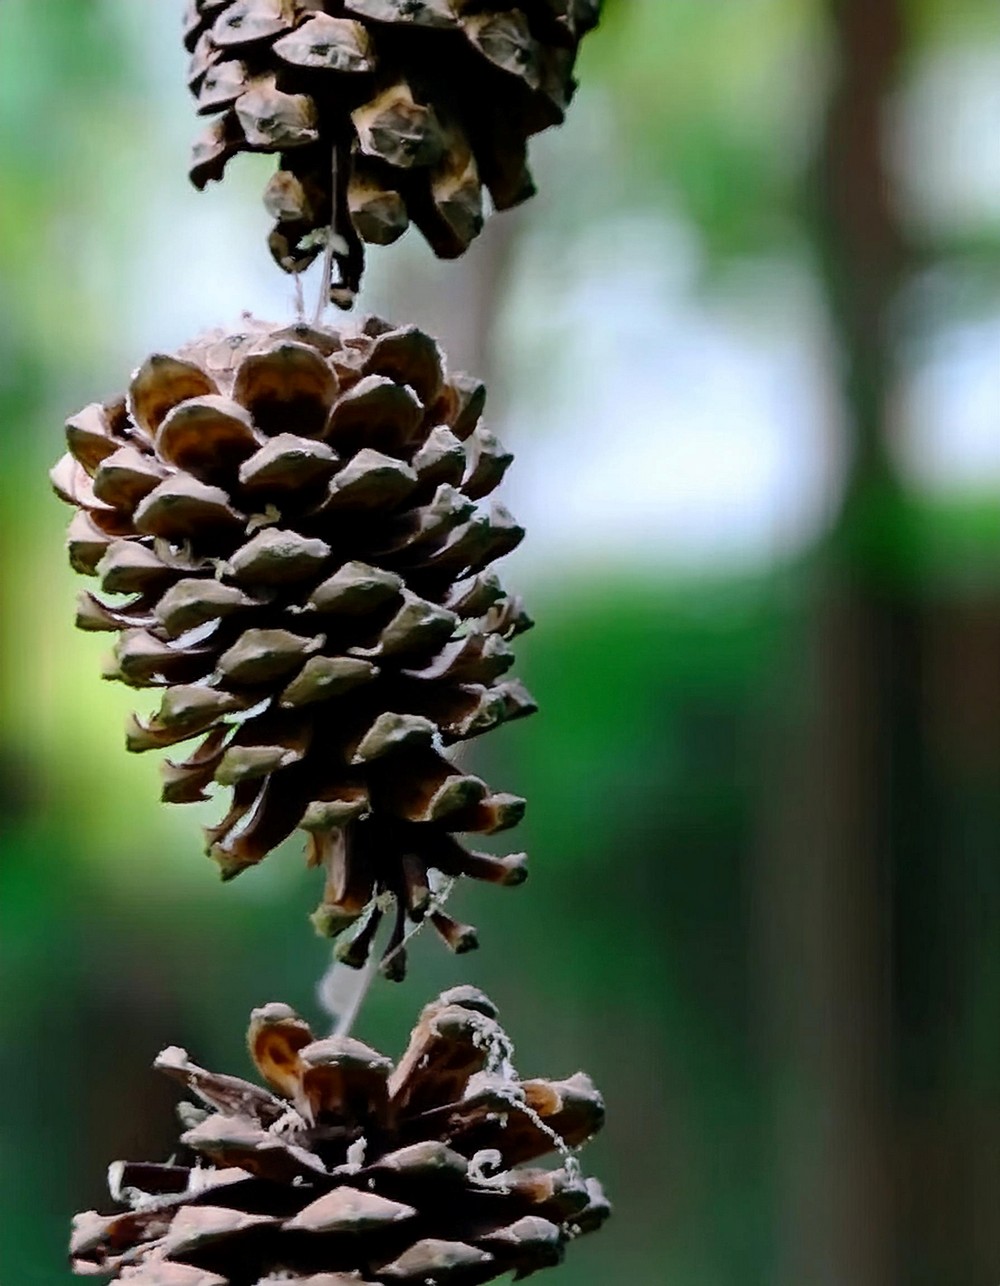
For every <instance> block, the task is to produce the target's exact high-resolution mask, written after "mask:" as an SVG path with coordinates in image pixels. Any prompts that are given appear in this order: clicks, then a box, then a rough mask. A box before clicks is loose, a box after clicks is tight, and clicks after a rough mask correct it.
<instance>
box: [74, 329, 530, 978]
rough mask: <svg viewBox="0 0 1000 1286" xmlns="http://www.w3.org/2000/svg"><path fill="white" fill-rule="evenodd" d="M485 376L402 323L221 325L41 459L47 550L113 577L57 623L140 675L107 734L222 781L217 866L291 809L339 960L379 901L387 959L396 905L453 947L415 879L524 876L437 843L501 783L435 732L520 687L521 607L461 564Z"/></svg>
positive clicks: (458, 938) (127, 677) (475, 512)
mask: <svg viewBox="0 0 1000 1286" xmlns="http://www.w3.org/2000/svg"><path fill="white" fill-rule="evenodd" d="M484 398H485V390H484V388H483V386H482V385H481V384H478V383H476V382H475V381H472V380H470V379H468V378H467V377H465V376H461V375H455V376H449V375H447V374H446V373H445V371H444V368H443V364H442V359H441V354H440V351H439V350H438V347H437V345H436V344H435V343H434V341H433V340H432V339H430V338H429V337H428V336H427V335H424V334H422V333H421V332H420V331H418V330H415V329H413V328H408V329H402V330H397V329H391V328H390V327H389V326H387V325H386V324H385V323H383V322H379V321H377V320H374V319H372V320H370V321H369V322H367V323H366V324H365V327H364V329H363V330H362V331H361V332H360V333H359V334H357V335H352V336H342V335H340V334H338V333H337V332H335V331H332V330H325V329H311V328H308V327H305V326H293V327H290V328H287V329H284V330H270V329H268V328H267V327H266V326H263V325H261V324H259V323H253V322H250V321H248V322H247V327H246V330H245V332H244V333H242V334H239V335H230V336H225V335H223V334H222V333H221V332H220V333H218V334H214V335H208V336H206V337H204V338H203V339H201V340H200V341H198V342H196V343H195V344H193V345H192V346H191V347H190V348H188V349H186V350H183V351H182V352H181V353H180V354H179V355H178V356H176V357H170V356H163V355H156V356H153V357H151V358H149V359H148V360H147V361H146V362H145V363H144V364H143V365H142V366H141V367H140V368H139V370H138V371H137V372H136V373H135V375H134V377H133V379H132V383H131V386H130V389H129V393H128V397H127V398H123V399H121V400H119V401H116V402H111V403H109V404H107V405H93V406H90V407H88V408H87V409H86V410H84V411H83V412H81V413H80V415H78V416H76V417H75V418H74V419H72V420H70V421H69V423H68V426H67V436H68V441H69V448H70V451H69V454H67V455H65V456H64V457H63V458H62V460H61V461H60V462H59V464H58V465H57V466H56V468H55V469H54V470H53V473H52V479H53V484H54V486H55V489H56V491H57V492H58V494H59V495H60V496H61V497H62V499H64V500H66V501H68V502H69V503H70V504H73V505H75V506H77V509H78V512H77V514H76V516H75V517H74V518H73V521H72V523H71V525H70V531H69V541H68V543H69V554H70V561H71V563H72V565H73V567H74V568H75V569H76V570H77V571H79V572H83V573H85V574H88V575H94V576H98V577H99V578H100V580H101V586H102V588H103V590H104V591H105V592H107V593H110V594H112V595H116V596H119V595H120V596H123V597H121V598H119V599H117V600H114V601H110V602H109V601H105V600H102V599H100V598H97V597H95V596H94V595H93V594H90V593H83V594H82V595H81V597H80V603H79V613H78V618H77V624H78V625H79V626H80V627H81V628H82V629H85V630H107V631H111V632H116V633H117V634H118V640H117V644H116V647H115V651H114V655H113V659H112V660H111V662H110V664H109V667H108V670H107V673H106V677H108V678H114V679H119V680H121V681H122V682H124V683H127V684H129V685H131V686H132V687H136V688H161V689H162V692H163V696H162V701H161V704H160V707H159V710H158V712H157V713H156V714H155V715H153V716H152V717H151V718H147V719H143V718H139V717H135V716H134V717H133V718H132V719H131V721H130V724H129V727H128V733H127V744H128V747H129V749H130V750H134V751H144V750H150V749H164V748H167V747H170V746H174V745H177V744H179V743H181V742H185V741H189V740H191V739H192V738H195V737H197V738H200V739H201V740H200V744H199V745H198V747H197V749H195V750H194V752H193V753H191V754H190V755H188V757H187V758H185V759H183V760H180V761H172V762H171V761H168V762H167V763H166V764H165V765H164V788H163V798H164V799H165V800H166V801H168V802H170V803H191V802H195V801H198V800H203V799H205V798H206V794H205V792H206V789H207V788H208V787H209V785H210V784H211V783H213V782H214V783H217V784H218V785H221V786H224V787H232V790H233V796H232V807H231V808H230V809H229V811H228V813H227V814H226V816H225V817H224V818H223V820H222V821H221V822H220V823H219V824H218V825H217V826H214V827H211V828H210V829H209V830H208V831H207V837H208V851H209V853H210V855H211V856H212V857H213V858H214V859H215V860H216V861H217V862H218V864H219V866H220V868H221V870H222V874H223V876H224V877H225V878H227V879H228V878H230V877H232V876H235V875H237V874H239V872H241V871H243V870H244V869H245V868H247V867H249V866H253V865H255V864H256V863H258V862H260V861H261V860H262V859H263V858H264V857H265V856H266V855H267V854H268V853H269V852H270V851H271V850H272V849H274V848H275V847H276V846H277V845H278V844H280V843H281V842H282V841H283V840H285V839H286V838H287V837H288V836H289V835H290V834H291V833H292V831H293V830H295V829H296V828H301V829H302V830H303V831H305V832H306V833H307V834H308V844H307V848H308V857H309V861H310V863H311V864H313V865H316V866H322V867H324V868H325V869H326V872H327V880H326V892H325V896H324V900H323V903H322V905H321V906H320V909H319V911H318V912H317V915H316V917H315V919H316V923H317V927H319V928H320V930H321V931H323V932H325V933H327V934H328V935H329V936H331V937H333V936H336V935H337V934H338V933H340V932H341V931H342V930H343V929H345V928H346V927H348V926H349V925H354V924H355V923H356V922H358V921H361V924H360V925H359V932H357V933H356V935H355V936H354V938H353V939H352V940H351V941H349V942H346V943H345V942H343V941H342V942H341V944H340V945H339V947H338V952H339V954H340V956H341V958H342V959H344V960H345V961H346V962H347V963H349V964H353V965H355V966H360V965H361V964H363V963H364V960H365V959H366V958H367V955H368V952H369V949H370V946H371V943H372V940H373V938H374V936H375V933H376V931H377V928H378V924H379V920H380V918H381V916H382V913H383V911H384V910H385V909H386V908H387V905H388V904H389V903H390V902H391V901H392V899H395V900H396V902H397V914H396V923H395V929H394V932H393V934H392V937H391V940H390V942H389V945H388V947H387V949H386V961H387V963H386V972H387V973H389V974H390V976H393V977H401V976H402V974H403V972H404V971H405V952H404V951H402V950H401V943H402V941H403V938H404V935H405V933H406V929H407V921H408V920H409V921H410V922H417V921H420V920H421V919H423V918H424V917H425V916H427V917H429V918H430V919H431V921H432V922H433V924H434V926H435V928H436V929H437V930H438V932H439V933H440V934H441V936H442V937H443V938H444V940H445V941H446V942H447V943H448V944H449V946H451V947H452V948H453V949H454V950H459V951H461V950H466V949H468V948H470V947H472V946H474V945H475V934H474V931H473V930H472V929H471V928H469V927H468V926H464V925H461V924H459V923H457V922H456V921H454V920H452V919H451V918H450V917H448V916H447V915H445V913H444V912H443V911H442V910H440V909H439V903H440V901H441V900H442V899H441V898H440V897H439V896H437V894H438V892H439V887H438V886H441V888H442V889H443V888H444V887H445V885H446V884H447V881H448V880H450V879H452V878H454V877H457V876H461V875H470V876H473V877H474V878H476V879H480V880H486V881H490V882H492V883H496V884H504V885H513V884H518V883H520V882H521V881H522V880H523V879H524V876H525V873H526V872H525V858H524V856H523V855H522V854H516V855H513V856H510V857H492V856H488V855H486V854H483V853H476V852H468V851H466V849H465V848H464V847H463V845H462V844H461V843H460V842H459V841H458V840H457V839H456V838H455V834H456V833H460V832H476V833H480V834H492V833H494V832H498V831H502V830H504V829H506V828H508V827H510V826H512V825H514V824H516V822H517V821H518V820H519V819H520V817H521V815H522V813H523V811H524V801H523V800H522V799H519V798H517V797H516V796H512V795H505V794H494V793H493V792H491V791H490V790H489V788H488V787H487V786H486V785H485V784H484V783H483V782H482V781H481V780H479V779H478V778H477V777H473V776H469V775H468V774H467V773H464V772H462V771H461V770H460V769H458V768H457V767H455V766H454V765H453V764H452V763H451V762H450V761H449V760H448V759H447V758H446V757H445V755H444V754H443V753H442V749H443V748H444V747H447V746H449V745H454V744H455V743H458V742H462V741H465V740H467V739H469V738H471V737H475V736H478V735H479V734H480V733H482V732H485V731H487V730H488V729H490V728H494V727H496V726H497V725H498V724H500V723H503V722H504V721H506V720H510V719H516V718H519V717H521V716H522V715H526V714H529V713H531V712H532V711H533V710H534V708H535V707H534V705H533V703H532V700H531V697H530V696H529V695H528V693H527V692H526V691H525V689H524V687H523V686H522V685H521V684H520V683H519V682H518V681H517V680H509V679H505V678H504V677H503V676H504V674H505V672H506V671H507V670H508V668H509V666H510V665H511V662H512V659H513V658H512V653H511V649H510V647H509V640H510V639H511V638H513V636H514V635H516V634H518V633H519V632H521V631H522V630H524V629H526V628H528V626H529V625H530V624H531V622H530V620H529V618H528V616H527V615H526V614H525V611H524V608H523V606H522V604H521V601H520V599H518V598H512V597H509V596H508V595H507V594H505V592H504V591H503V589H502V587H501V585H500V583H499V581H498V580H497V578H496V576H495V574H494V573H493V572H491V571H489V570H487V567H488V564H490V563H491V562H492V561H493V560H494V559H496V558H499V557H500V556H502V555H503V554H506V553H507V552H509V551H510V550H511V549H513V548H514V547H515V546H516V545H517V544H518V543H519V541H520V539H521V537H522V535H523V531H522V530H521V528H519V527H518V526H517V525H516V524H515V523H514V521H513V519H512V518H511V516H510V514H509V513H508V512H507V511H506V510H505V509H504V508H502V507H501V506H500V505H494V506H493V507H492V508H491V509H490V510H489V512H488V513H484V512H482V511H480V509H479V508H478V506H477V503H476V502H477V501H478V500H480V499H481V498H482V497H484V496H486V495H488V494H489V493H490V492H491V491H492V490H493V489H494V488H495V487H496V486H497V484H498V483H499V481H500V479H501V477H502V476H503V474H504V471H505V470H506V468H507V466H508V464H509V463H510V460H511V457H510V456H509V455H508V454H506V453H505V452H504V450H503V448H502V447H501V446H500V444H499V443H498V442H497V440H496V438H495V437H493V435H492V434H491V433H489V432H488V431H487V430H486V429H485V428H484V427H483V426H482V423H481V421H480V413H481V411H482V408H483V402H484ZM363 917H364V918H363Z"/></svg>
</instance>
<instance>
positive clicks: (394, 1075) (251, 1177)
mask: <svg viewBox="0 0 1000 1286" xmlns="http://www.w3.org/2000/svg"><path fill="white" fill-rule="evenodd" d="M249 1046H250V1053H251V1056H252V1057H253V1060H254V1062H255V1063H256V1065H257V1069H258V1071H259V1073H260V1075H261V1076H262V1077H263V1079H264V1080H265V1081H267V1083H268V1084H269V1085H270V1086H271V1088H272V1089H273V1090H275V1091H276V1094H272V1093H269V1092H268V1091H266V1090H262V1089H259V1088H258V1087H257V1086H256V1085H252V1084H249V1083H248V1082H246V1081H242V1080H238V1079H237V1078H235V1077H232V1076H217V1075H214V1074H213V1073H211V1072H206V1071H204V1070H202V1068H200V1067H196V1066H195V1065H194V1064H193V1063H191V1062H190V1060H189V1059H188V1056H187V1054H186V1053H185V1052H184V1051H183V1050H181V1049H176V1048H173V1049H167V1050H164V1052H163V1053H162V1054H161V1055H160V1057H159V1058H158V1059H157V1062H156V1066H157V1067H158V1068H159V1069H160V1070H161V1071H164V1072H166V1073H167V1074H168V1075H169V1076H172V1077H174V1078H175V1079H176V1080H178V1081H180V1082H182V1083H183V1084H184V1085H186V1086H187V1088H188V1089H189V1090H190V1091H191V1092H192V1094H193V1095H194V1096H195V1097H196V1098H197V1099H198V1100H200V1102H201V1104H203V1105H204V1107H203V1108H196V1107H194V1106H192V1105H191V1104H183V1105H182V1108H181V1111H180V1115H181V1121H182V1123H183V1125H184V1126H185V1127H186V1130H185V1133H184V1134H183V1135H182V1136H181V1144H182V1146H183V1149H184V1152H183V1155H182V1156H181V1157H180V1158H178V1159H175V1160H174V1161H173V1162H172V1163H171V1164H169V1165H144V1164H132V1163H127V1162H120V1163H118V1164H117V1165H115V1166H112V1167H111V1171H110V1175H111V1186H112V1191H113V1195H114V1197H115V1199H116V1200H118V1201H119V1202H120V1203H121V1204H122V1205H124V1206H125V1207H126V1209H125V1210H124V1211H123V1212H122V1213H119V1214H115V1215H111V1216H102V1215H98V1214H96V1213H94V1212H89V1213H87V1214H83V1215H79V1216H78V1217H77V1219H76V1220H75V1222H74V1231H73V1239H72V1245H71V1253H72V1256H73V1267H74V1269H75V1271H76V1272H78V1273H81V1274H82V1273H88V1274H93V1273H104V1274H107V1275H110V1276H111V1277H113V1278H114V1280H116V1281H121V1282H128V1283H130V1284H131V1286H265V1283H266V1284H267V1286H279V1284H280V1286H293V1283H299V1286H348V1283H351V1282H354V1283H357V1284H358V1286H364V1284H365V1283H368V1284H369V1286H374V1283H386V1284H389V1283H398V1282H412V1283H414V1286H418V1284H419V1286H427V1284H428V1283H430V1284H431V1286H445V1284H446V1283H453V1284H454V1286H472V1284H473V1283H480V1282H490V1281H494V1280H495V1279H496V1278H498V1277H502V1276H504V1275H505V1274H507V1273H511V1272H513V1273H514V1274H515V1277H516V1279H517V1280H520V1279H521V1278H523V1277H527V1276H529V1275H530V1274H531V1273H534V1272H536V1271H538V1270H539V1269H542V1268H548V1267H551V1266H553V1265H556V1264H559V1263H560V1262H561V1261H562V1258H563V1252H564V1249H565V1246H566V1244H567V1243H568V1242H569V1241H571V1240H573V1239H575V1238H576V1237H577V1236H579V1235H580V1234H581V1233H585V1232H590V1231H592V1230H594V1229H596V1228H598V1227H600V1225H601V1224H602V1223H603V1222H604V1220H605V1218H606V1217H607V1215H608V1214H609V1212H610V1207H609V1206H608V1203H607V1201H606V1199H605V1197H604V1194H603V1192H602V1190H601V1187H600V1184H598V1183H597V1182H596V1180H593V1179H590V1180H585V1179H583V1178H582V1177H581V1175H580V1171H579V1166H578V1163H577V1162H576V1160H575V1157H573V1156H572V1155H571V1152H570V1149H575V1148H577V1147H578V1146H580V1145H581V1144H583V1143H585V1142H586V1141H587V1140H588V1139H589V1138H591V1137H592V1136H593V1135H594V1134H595V1133H596V1132H597V1131H598V1130H599V1129H600V1127H601V1125H602V1124H603V1120H604V1104H603V1102H602V1100H601V1096H600V1094H599V1093H598V1092H597V1090H596V1089H595V1088H594V1085H593V1083H592V1082H591V1080H590V1079H589V1077H587V1076H585V1075H584V1074H583V1073H578V1074H577V1075H576V1076H572V1077H570V1079H569V1080H566V1081H546V1080H530V1081H521V1080H519V1079H518V1076H517V1073H516V1072H515V1071H514V1069H513V1066H512V1065H511V1055H512V1047H511V1044H510V1041H509V1040H508V1039H507V1037H506V1035H505V1034H504V1032H503V1029H502V1028H501V1027H500V1025H499V1023H498V1022H497V1011H496V1009H495V1008H494V1007H493V1005H492V1003H491V1002H490V1001H489V1000H488V999H487V998H486V997H485V996H484V995H483V994H482V993H481V992H479V991H477V990H476V989H475V988H473V987H458V988H456V989H455V990H453V991H450V992H446V993H445V994H444V995H443V996H441V997H440V998H439V999H438V1000H436V1001H435V1002H434V1003H433V1004H431V1005H428V1006H427V1008H426V1009H425V1010H424V1012H423V1013H422V1014H421V1016H420V1020H419V1022H418V1023H417V1026H416V1028H415V1029H414V1031H413V1034H412V1036H411V1038H410V1044H409V1048H408V1049H407V1050H406V1052H405V1054H404V1055H403V1057H402V1058H401V1059H400V1061H399V1063H398V1064H397V1065H396V1067H395V1068H393V1065H392V1062H391V1061H390V1060H389V1059H388V1058H384V1057H382V1056H381V1055H380V1054H377V1053H376V1052H375V1051H374V1050H372V1049H369V1048H368V1047H367V1046H365V1045H363V1044H361V1043H360V1042H359V1041H357V1040H352V1039H351V1038H349V1037H333V1038H331V1039H329V1040H316V1039H315V1038H314V1036H313V1033H312V1032H311V1031H310V1029H309V1027H308V1025H307V1024H306V1023H305V1022H303V1021H302V1019H301V1018H299V1017H298V1016H297V1015H296V1014H295V1013H294V1012H293V1011H292V1010H291V1009H289V1008H288V1007H287V1006H285V1005H276V1004H272V1005H266V1006H265V1007H264V1008H263V1009H258V1010H255V1011H254V1014H253V1016H252V1019H251V1023H250V1030H249ZM557 1150H558V1151H559V1152H561V1153H562V1154H563V1164H562V1167H561V1168H559V1169H554V1170H550V1169H539V1168H537V1167H536V1166H534V1164H533V1163H535V1162H537V1161H538V1160H539V1158H541V1157H543V1156H545V1155H547V1154H548V1153H551V1152H555V1151H557Z"/></svg>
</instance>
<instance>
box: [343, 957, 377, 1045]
mask: <svg viewBox="0 0 1000 1286" xmlns="http://www.w3.org/2000/svg"><path fill="white" fill-rule="evenodd" d="M334 968H347V966H346V965H334ZM376 971H377V962H376V957H375V953H374V952H372V954H371V955H370V956H369V957H368V960H367V963H366V964H365V967H364V968H363V969H362V970H361V972H360V974H358V973H355V976H356V978H357V986H356V987H355V989H354V995H353V996H352V997H351V1003H350V1004H349V1005H348V1006H347V1008H346V1009H345V1010H344V1012H343V1013H342V1014H341V1015H340V1016H339V1018H338V1019H337V1023H336V1026H335V1027H334V1029H333V1034H334V1036H350V1034H351V1030H352V1029H353V1027H354V1024H355V1023H356V1022H357V1019H358V1014H360V1013H361V1007H362V1005H363V1004H364V1003H365V1000H366V999H367V996H368V993H369V991H371V986H372V983H373V982H374V981H375V973H376ZM352 972H354V971H352Z"/></svg>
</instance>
